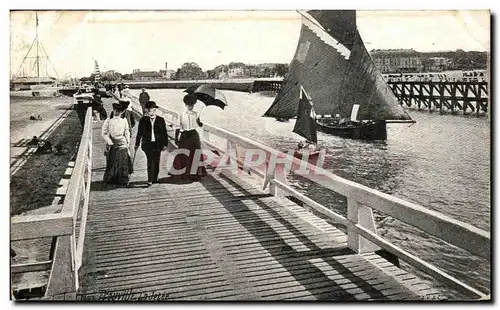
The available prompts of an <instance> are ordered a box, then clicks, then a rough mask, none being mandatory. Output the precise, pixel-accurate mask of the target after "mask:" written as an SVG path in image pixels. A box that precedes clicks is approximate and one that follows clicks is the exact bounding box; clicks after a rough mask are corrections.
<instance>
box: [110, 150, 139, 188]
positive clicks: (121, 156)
mask: <svg viewBox="0 0 500 310" xmlns="http://www.w3.org/2000/svg"><path fill="white" fill-rule="evenodd" d="M132 173H134V167H133V165H132V158H130V154H129V152H128V149H127V148H116V147H111V150H110V151H109V154H108V156H107V157H106V171H105V172H104V182H106V183H108V184H127V183H128V181H129V177H130V174H132Z"/></svg>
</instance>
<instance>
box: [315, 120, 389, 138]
mask: <svg viewBox="0 0 500 310" xmlns="http://www.w3.org/2000/svg"><path fill="white" fill-rule="evenodd" d="M316 125H317V128H318V130H319V131H321V132H324V133H327V134H331V135H334V136H339V137H342V138H348V139H356V140H387V128H386V122H385V121H371V122H368V123H359V124H349V125H339V124H326V123H324V122H321V121H319V120H318V121H317V122H316Z"/></svg>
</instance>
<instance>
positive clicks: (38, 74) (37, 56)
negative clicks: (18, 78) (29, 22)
mask: <svg viewBox="0 0 500 310" xmlns="http://www.w3.org/2000/svg"><path fill="white" fill-rule="evenodd" d="M35 18H36V35H35V40H36V77H37V78H38V82H40V56H39V54H38V45H39V44H38V13H36V12H35Z"/></svg>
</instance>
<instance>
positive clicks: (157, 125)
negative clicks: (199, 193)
mask: <svg viewBox="0 0 500 310" xmlns="http://www.w3.org/2000/svg"><path fill="white" fill-rule="evenodd" d="M156 108H158V106H157V105H156V103H155V102H154V101H148V102H147V103H146V105H145V113H144V116H143V117H142V118H141V119H140V120H139V127H138V128H137V137H136V139H135V150H137V149H138V148H139V144H141V142H142V145H141V149H142V150H143V151H144V153H146V157H147V160H148V186H151V185H152V184H153V183H158V173H159V171H160V155H161V151H164V150H166V149H167V145H168V135H167V125H166V123H165V119H164V118H163V117H161V116H157V115H156V114H155V112H156Z"/></svg>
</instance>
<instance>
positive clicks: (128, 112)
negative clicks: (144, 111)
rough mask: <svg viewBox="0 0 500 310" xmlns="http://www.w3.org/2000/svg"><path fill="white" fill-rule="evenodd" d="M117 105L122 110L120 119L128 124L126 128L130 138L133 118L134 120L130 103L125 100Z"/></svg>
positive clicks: (133, 123) (133, 122)
mask: <svg viewBox="0 0 500 310" xmlns="http://www.w3.org/2000/svg"><path fill="white" fill-rule="evenodd" d="M119 104H120V105H121V106H122V108H123V112H122V113H121V118H124V119H126V120H127V123H128V128H129V131H130V137H132V131H133V129H134V126H135V118H134V113H133V112H132V108H131V107H130V101H126V100H120V101H119ZM113 115H114V114H113V112H111V116H110V117H111V118H113Z"/></svg>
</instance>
